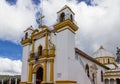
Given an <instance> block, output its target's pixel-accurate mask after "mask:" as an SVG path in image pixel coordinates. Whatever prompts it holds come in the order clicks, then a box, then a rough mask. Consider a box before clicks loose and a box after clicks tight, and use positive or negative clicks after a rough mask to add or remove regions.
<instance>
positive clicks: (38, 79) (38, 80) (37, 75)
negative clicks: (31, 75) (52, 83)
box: [36, 67, 43, 84]
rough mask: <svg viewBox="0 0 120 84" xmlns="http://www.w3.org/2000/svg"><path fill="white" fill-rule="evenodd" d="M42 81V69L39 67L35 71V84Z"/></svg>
mask: <svg viewBox="0 0 120 84" xmlns="http://www.w3.org/2000/svg"><path fill="white" fill-rule="evenodd" d="M42 81H43V68H41V67H39V68H38V70H37V71H36V84H41V82H42Z"/></svg>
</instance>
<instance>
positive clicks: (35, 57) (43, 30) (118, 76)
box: [20, 5, 120, 84]
mask: <svg viewBox="0 0 120 84" xmlns="http://www.w3.org/2000/svg"><path fill="white" fill-rule="evenodd" d="M74 17H75V13H74V12H73V11H72V9H71V8H70V7H68V6H67V5H65V6H64V7H63V8H62V9H61V10H59V11H58V12H57V23H56V24H55V25H53V27H52V29H51V28H49V27H48V26H46V25H43V24H40V25H39V26H38V28H36V29H33V28H32V26H31V27H29V28H27V29H26V30H25V31H24V38H23V39H22V41H21V44H22V46H23V57H22V74H21V82H20V84H120V69H119V68H118V65H117V64H116V62H115V57H114V55H113V54H112V53H111V52H109V51H107V50H106V49H105V48H104V47H103V46H100V48H99V49H98V50H97V51H96V52H95V53H94V55H93V56H89V55H87V54H86V53H85V52H83V51H81V50H80V49H78V48H77V47H75V34H76V33H75V32H76V31H77V30H78V29H79V28H78V26H77V25H76V24H75V20H74Z"/></svg>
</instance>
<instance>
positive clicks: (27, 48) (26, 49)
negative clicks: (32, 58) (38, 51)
mask: <svg viewBox="0 0 120 84" xmlns="http://www.w3.org/2000/svg"><path fill="white" fill-rule="evenodd" d="M30 48H31V46H30V45H26V46H24V47H23V57H22V75H21V82H26V81H28V68H29V64H28V57H29V53H30Z"/></svg>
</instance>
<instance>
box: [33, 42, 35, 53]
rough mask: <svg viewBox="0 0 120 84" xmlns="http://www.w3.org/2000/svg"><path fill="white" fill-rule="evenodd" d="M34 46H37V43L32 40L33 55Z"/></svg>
mask: <svg viewBox="0 0 120 84" xmlns="http://www.w3.org/2000/svg"><path fill="white" fill-rule="evenodd" d="M34 46H35V41H34V40H32V53H34Z"/></svg>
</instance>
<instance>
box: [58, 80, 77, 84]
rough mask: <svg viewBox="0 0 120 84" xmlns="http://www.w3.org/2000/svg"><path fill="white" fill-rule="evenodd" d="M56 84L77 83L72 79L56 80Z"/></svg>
mask: <svg viewBox="0 0 120 84" xmlns="http://www.w3.org/2000/svg"><path fill="white" fill-rule="evenodd" d="M56 84H77V81H72V80H57V81H56Z"/></svg>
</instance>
